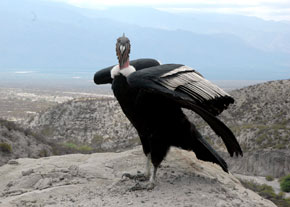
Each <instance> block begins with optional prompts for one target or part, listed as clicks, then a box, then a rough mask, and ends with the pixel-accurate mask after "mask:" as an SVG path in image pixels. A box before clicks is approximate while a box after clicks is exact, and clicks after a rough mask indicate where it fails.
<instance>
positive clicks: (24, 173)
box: [21, 169, 34, 176]
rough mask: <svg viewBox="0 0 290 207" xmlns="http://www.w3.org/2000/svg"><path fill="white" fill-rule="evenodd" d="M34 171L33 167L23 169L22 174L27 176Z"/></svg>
mask: <svg viewBox="0 0 290 207" xmlns="http://www.w3.org/2000/svg"><path fill="white" fill-rule="evenodd" d="M33 172H34V170H33V169H28V170H25V171H22V172H21V174H22V176H27V175H30V174H31V173H33Z"/></svg>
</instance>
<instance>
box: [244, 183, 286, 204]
mask: <svg viewBox="0 0 290 207" xmlns="http://www.w3.org/2000/svg"><path fill="white" fill-rule="evenodd" d="M240 181H241V183H242V185H243V186H244V187H245V188H248V189H250V190H252V191H255V192H256V193H258V194H259V195H260V196H262V197H263V198H266V199H268V200H270V201H272V202H273V203H275V204H276V205H277V206H278V207H289V206H290V199H289V198H284V193H279V194H278V195H277V194H276V193H275V192H274V190H273V188H272V187H271V186H268V185H265V184H263V185H259V184H257V183H254V182H251V181H245V180H240Z"/></svg>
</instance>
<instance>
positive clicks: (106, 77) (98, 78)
mask: <svg viewBox="0 0 290 207" xmlns="http://www.w3.org/2000/svg"><path fill="white" fill-rule="evenodd" d="M130 65H132V66H134V68H135V69H136V70H137V71H138V70H142V69H144V68H149V67H154V66H158V65H160V63H159V62H158V61H157V60H155V59H149V58H148V59H145V58H144V59H137V60H132V61H130ZM114 66H115V65H112V66H110V67H107V68H104V69H101V70H99V71H98V72H96V73H95V75H94V82H95V83H96V84H107V83H112V81H113V79H112V77H111V70H112V68H113V67H114Z"/></svg>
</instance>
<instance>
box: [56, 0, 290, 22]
mask: <svg viewBox="0 0 290 207" xmlns="http://www.w3.org/2000/svg"><path fill="white" fill-rule="evenodd" d="M51 1H61V2H67V3H69V4H73V5H75V6H79V7H85V8H96V9H102V8H106V7H108V6H120V5H126V6H128V5H134V6H136V5H146V6H152V7H155V8H161V9H166V10H168V11H172V12H217V13H230V14H241V15H249V16H257V17H260V18H263V19H271V20H288V21H290V0H51Z"/></svg>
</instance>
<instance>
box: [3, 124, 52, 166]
mask: <svg viewBox="0 0 290 207" xmlns="http://www.w3.org/2000/svg"><path fill="white" fill-rule="evenodd" d="M50 155H52V148H51V146H50V145H49V144H48V143H47V141H46V140H45V139H44V138H43V137H41V136H37V135H36V134H34V133H32V132H31V131H29V130H25V129H23V128H21V127H20V126H18V125H17V124H15V123H13V122H10V121H6V120H3V119H0V166H1V165H3V164H6V163H7V161H9V160H11V159H17V158H20V157H30V158H39V157H45V156H50Z"/></svg>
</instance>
